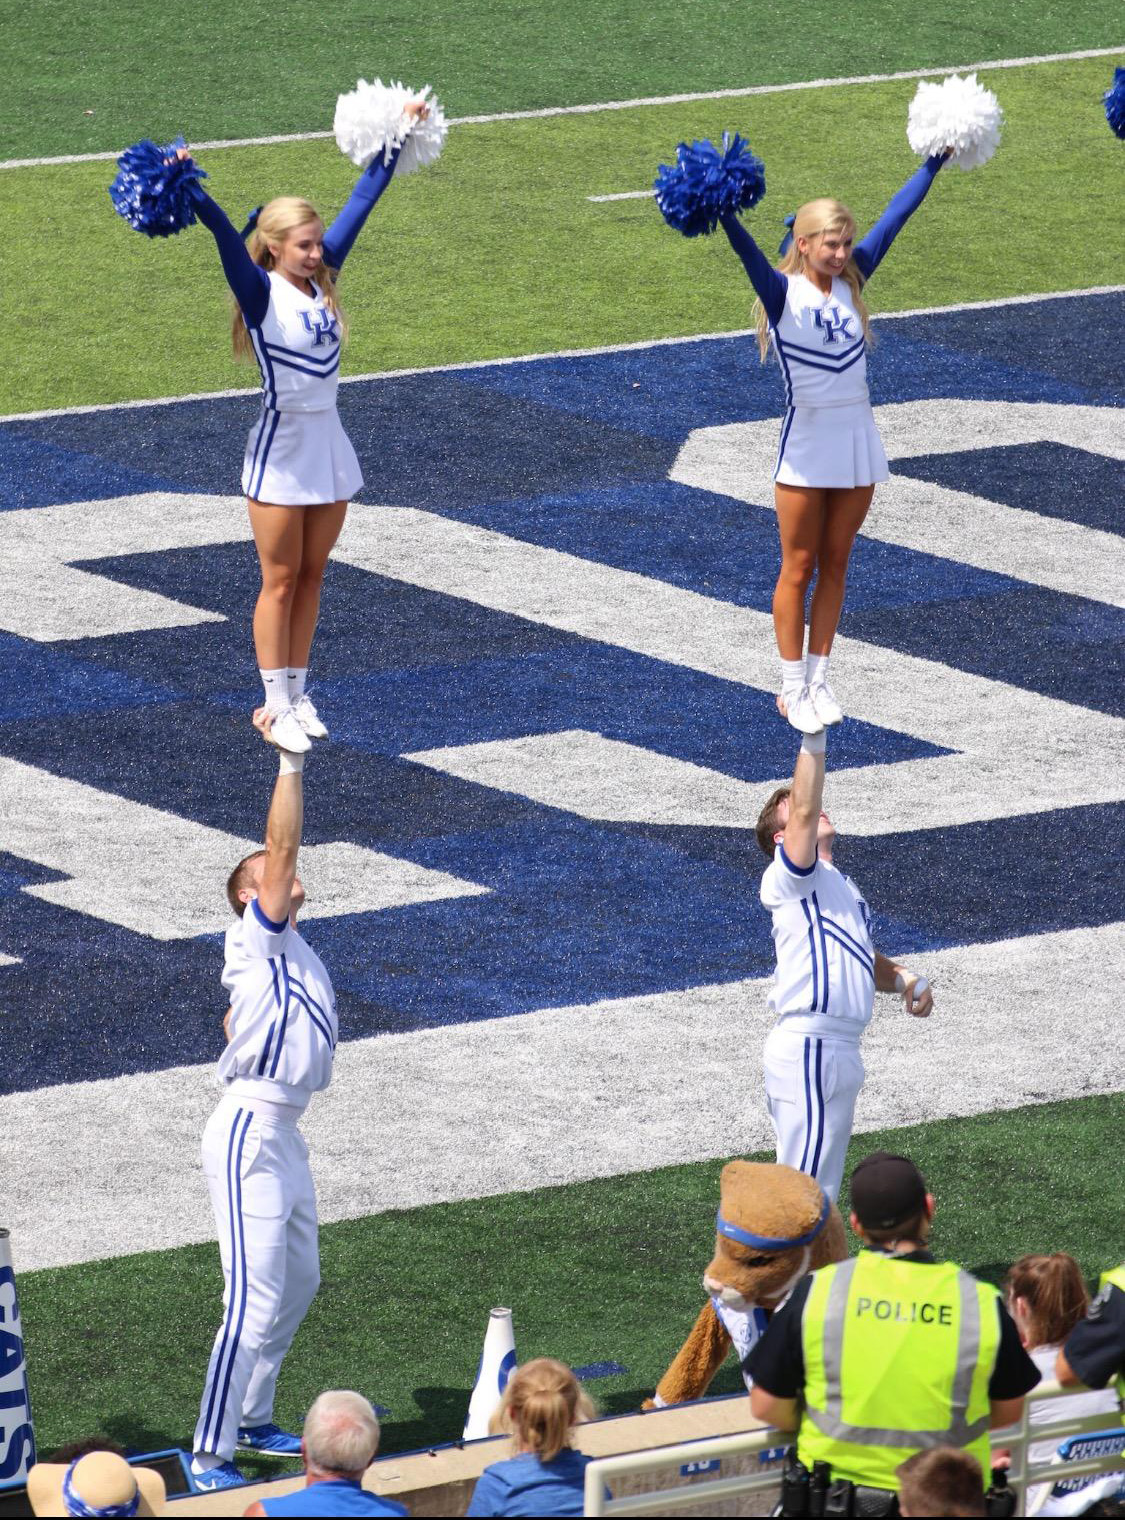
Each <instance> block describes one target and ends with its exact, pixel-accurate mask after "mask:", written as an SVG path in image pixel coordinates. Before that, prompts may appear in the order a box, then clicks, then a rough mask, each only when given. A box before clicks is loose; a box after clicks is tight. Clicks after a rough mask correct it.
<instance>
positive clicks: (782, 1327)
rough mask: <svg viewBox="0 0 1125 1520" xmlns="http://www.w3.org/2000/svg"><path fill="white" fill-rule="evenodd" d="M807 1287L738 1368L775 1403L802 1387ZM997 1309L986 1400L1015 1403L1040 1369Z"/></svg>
mask: <svg viewBox="0 0 1125 1520" xmlns="http://www.w3.org/2000/svg"><path fill="white" fill-rule="evenodd" d="M881 1254H882V1253H881ZM896 1260H898V1261H920V1262H927V1263H930V1264H931V1265H932V1263H933V1260H934V1258H933V1257H932V1256H931V1255H930V1253H929V1251H910V1252H907V1253H905V1254H904V1255H902V1256H899V1257H896ZM811 1287H812V1277H811V1276H809V1277H803V1278H802V1279H801V1281H800V1282H799V1283H798V1284H797V1286H796V1287H795V1288H794V1289H793V1292H792V1294H791V1295H790V1297H789V1298H788V1299H787V1301H786V1302H785V1303H784V1304H783V1305H782V1306H781V1308H780V1309H779V1310H778V1311H777V1313H776V1314H775V1315H774V1316H773V1318H772V1319H771V1320H770V1322H769V1325H768V1326H767V1328H766V1333H765V1334H764V1335H763V1336H762V1338H761V1340H760V1341H759V1342H758V1344H757V1345H756V1346H754V1347H753V1349H752V1350H751V1352H750V1355H749V1356H748V1357H747V1358H746V1360H745V1361H744V1362H743V1364H742V1370H743V1371H744V1372H747V1373H749V1374H750V1376H751V1377H752V1378H753V1380H754V1382H755V1384H756V1386H757V1387H759V1388H760V1389H761V1390H762V1392H763V1393H769V1394H772V1395H773V1397H774V1398H775V1399H795V1398H796V1397H797V1395H798V1394H799V1393H800V1392H801V1391H802V1390H803V1388H804V1386H805V1352H804V1346H803V1343H802V1340H801V1315H802V1313H803V1311H804V1307H805V1300H806V1299H807V1298H808V1296H809V1290H810V1288H811ZM1122 1297H1123V1298H1125V1295H1122ZM996 1306H997V1308H998V1309H999V1311H1000V1345H999V1348H998V1350H997V1353H996V1365H995V1367H994V1368H993V1369H992V1376H991V1377H990V1378H989V1380H988V1396H989V1398H990V1399H1016V1398H1020V1397H1022V1396H1023V1394H1025V1393H1028V1392H1029V1391H1030V1390H1031V1389H1032V1388H1034V1387H1035V1385H1036V1383H1038V1382H1039V1369H1038V1367H1036V1365H1035V1363H1034V1362H1033V1361H1032V1360H1031V1358H1030V1357H1029V1356H1028V1354H1027V1352H1026V1351H1025V1350H1024V1349H1023V1346H1022V1345H1021V1344H1020V1336H1019V1331H1018V1330H1017V1329H1016V1326H1015V1322H1014V1320H1013V1319H1012V1316H1011V1315H1010V1314H1009V1313H1008V1311H1007V1309H1005V1307H1004V1305H1003V1304H1002V1303H1001V1302H1000V1300H999V1299H997V1301H996ZM1067 1344H1068V1346H1069V1344H1070V1343H1069V1342H1068V1343H1067ZM1068 1355H1069V1352H1068ZM1071 1365H1072V1366H1073V1363H1072V1364H1071ZM1077 1370H1078V1369H1077V1368H1075V1371H1077Z"/></svg>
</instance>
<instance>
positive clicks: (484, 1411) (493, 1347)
mask: <svg viewBox="0 0 1125 1520" xmlns="http://www.w3.org/2000/svg"><path fill="white" fill-rule="evenodd" d="M515 1370H516V1336H515V1331H514V1330H513V1328H512V1311H511V1309H493V1310H492V1312H491V1314H489V1316H488V1329H487V1330H486V1331H485V1333H484V1350H483V1351H482V1352H481V1357H480V1366H479V1367H478V1368H477V1380H476V1383H475V1384H474V1386H473V1394H472V1397H471V1398H470V1400H469V1413H468V1415H467V1416H466V1417H465V1431H464V1434H463V1435H462V1437H461V1439H462V1440H463V1441H478V1440H480V1438H481V1437H482V1436H487V1435H491V1434H492V1432H491V1431H490V1430H489V1428H488V1422H489V1420H490V1419H491V1418H492V1416H493V1414H494V1413H495V1410H496V1407H497V1405H498V1404H499V1403H500V1399H501V1396H502V1395H503V1392H504V1389H505V1388H506V1387H507V1386H508V1379H509V1378H510V1377H511V1375H512V1373H513V1372H514V1371H515Z"/></svg>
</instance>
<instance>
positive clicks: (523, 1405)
mask: <svg viewBox="0 0 1125 1520" xmlns="http://www.w3.org/2000/svg"><path fill="white" fill-rule="evenodd" d="M593 1415H594V1406H593V1404H592V1403H591V1402H590V1399H589V1396H588V1395H587V1394H586V1392H585V1390H584V1389H583V1388H582V1387H581V1386H580V1385H579V1382H578V1379H577V1378H576V1377H575V1376H574V1373H573V1372H571V1370H570V1368H569V1367H567V1366H564V1364H563V1363H562V1362H556V1361H555V1360H554V1359H553V1358H552V1357H549V1356H541V1357H537V1358H536V1360H535V1361H533V1362H527V1363H525V1365H524V1366H522V1367H519V1368H517V1369H516V1371H515V1372H514V1373H513V1374H512V1376H511V1378H510V1379H509V1380H508V1386H507V1387H506V1388H505V1389H504V1397H503V1398H502V1399H501V1401H500V1407H499V1409H497V1411H496V1413H495V1414H494V1415H493V1416H492V1420H491V1422H490V1428H491V1429H492V1431H493V1432H494V1433H497V1434H498V1433H500V1432H506V1433H507V1434H509V1435H511V1436H513V1437H514V1438H515V1441H516V1444H517V1445H518V1446H519V1448H520V1449H521V1450H522V1451H531V1452H534V1453H535V1455H536V1456H537V1457H538V1458H539V1460H540V1461H541V1462H550V1461H551V1459H552V1457H557V1456H558V1454H559V1452H560V1451H562V1450H563V1448H564V1447H566V1446H569V1444H570V1436H571V1432H572V1431H573V1429H574V1427H575V1425H577V1424H579V1423H580V1422H581V1421H583V1420H589V1419H592V1418H593Z"/></svg>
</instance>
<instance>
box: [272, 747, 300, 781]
mask: <svg viewBox="0 0 1125 1520" xmlns="http://www.w3.org/2000/svg"><path fill="white" fill-rule="evenodd" d="M304 768H305V757H304V755H295V754H294V753H293V751H292V750H291V749H283V750H282V751H281V752H280V754H279V756H278V764H277V774H278V775H279V776H299V775H300V774H301V772H302V771H303V770H304Z"/></svg>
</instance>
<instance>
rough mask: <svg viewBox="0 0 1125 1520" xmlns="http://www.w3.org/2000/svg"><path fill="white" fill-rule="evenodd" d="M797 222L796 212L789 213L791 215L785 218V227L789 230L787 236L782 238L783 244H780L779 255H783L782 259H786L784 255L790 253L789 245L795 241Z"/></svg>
mask: <svg viewBox="0 0 1125 1520" xmlns="http://www.w3.org/2000/svg"><path fill="white" fill-rule="evenodd" d="M796 220H797V214H796V212H794V211H791V212H790V213H789V215H788V216H787V217H786V218H785V226H786V228H787V229H788V230H787V232H786V234H785V236H784V237H783V238H782V240H781V243H780V245H779V247H778V250H777V251H778V253H779V254H781V255H782V257H784V255H785V254H787V253H788V252H789V245H790V244H791V243H792V241H793V225H794V223H795V222H796Z"/></svg>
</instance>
